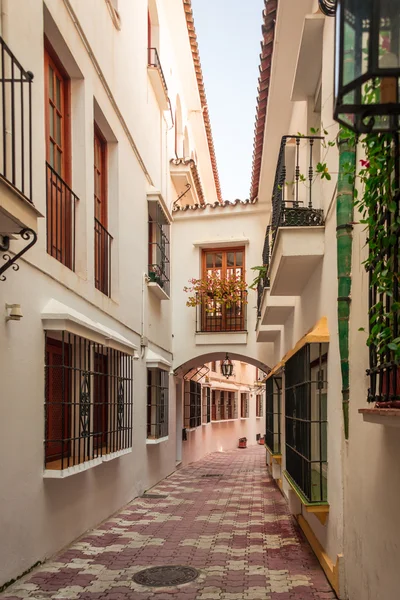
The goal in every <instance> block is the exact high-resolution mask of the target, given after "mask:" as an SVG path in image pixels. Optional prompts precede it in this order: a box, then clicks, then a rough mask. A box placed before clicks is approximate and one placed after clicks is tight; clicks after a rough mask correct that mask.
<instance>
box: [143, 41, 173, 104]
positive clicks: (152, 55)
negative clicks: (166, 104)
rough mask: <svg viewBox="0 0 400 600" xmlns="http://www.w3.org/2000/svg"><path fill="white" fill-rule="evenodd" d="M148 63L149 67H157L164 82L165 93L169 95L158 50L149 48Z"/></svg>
mask: <svg viewBox="0 0 400 600" xmlns="http://www.w3.org/2000/svg"><path fill="white" fill-rule="evenodd" d="M147 63H148V66H149V67H155V68H156V69H157V70H158V72H159V73H160V77H161V79H162V82H163V86H164V90H165V93H166V94H168V87H167V82H166V81H165V77H164V73H163V70H162V67H161V62H160V57H159V55H158V52H157V48H148V57H147Z"/></svg>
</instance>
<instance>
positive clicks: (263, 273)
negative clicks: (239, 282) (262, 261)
mask: <svg viewBox="0 0 400 600" xmlns="http://www.w3.org/2000/svg"><path fill="white" fill-rule="evenodd" d="M251 270H252V271H256V272H257V275H256V277H255V278H254V280H253V281H252V283H251V284H250V285H249V289H250V290H256V289H257V287H258V284H259V283H261V282H263V281H265V279H266V277H267V274H268V265H262V266H260V267H251Z"/></svg>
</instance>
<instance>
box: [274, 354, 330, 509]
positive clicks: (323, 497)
mask: <svg viewBox="0 0 400 600" xmlns="http://www.w3.org/2000/svg"><path fill="white" fill-rule="evenodd" d="M327 350H328V344H319V343H314V344H307V345H306V346H304V347H303V348H301V349H300V350H299V351H298V352H296V354H294V356H292V357H291V358H290V359H289V360H288V361H287V363H286V365H285V434H286V440H285V441H286V473H287V475H288V476H289V478H290V479H291V480H292V481H293V482H294V484H295V485H296V486H297V487H298V489H299V490H300V492H301V493H302V494H303V495H304V497H305V499H306V500H307V502H326V501H327V466H328V465H327V425H328V421H327V386H328V382H327V368H326V367H327Z"/></svg>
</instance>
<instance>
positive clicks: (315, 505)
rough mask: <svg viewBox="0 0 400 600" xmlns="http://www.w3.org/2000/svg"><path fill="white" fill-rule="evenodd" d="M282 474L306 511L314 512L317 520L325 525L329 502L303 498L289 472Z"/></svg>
mask: <svg viewBox="0 0 400 600" xmlns="http://www.w3.org/2000/svg"><path fill="white" fill-rule="evenodd" d="M283 475H284V477H285V479H286V481H287V482H288V484H289V485H290V487H291V488H292V490H293V492H294V493H295V494H296V496H297V497H298V499H299V500H300V502H301V503H302V505H303V506H304V508H305V509H306V512H308V513H311V514H314V515H315V516H316V517H317V519H318V521H319V522H320V523H321V524H322V525H325V523H326V519H327V518H328V515H329V503H328V502H309V501H308V500H307V499H306V498H305V496H304V494H303V492H302V490H301V489H300V488H299V487H298V486H297V485H296V484H295V482H294V481H293V479H292V478H291V476H290V475H289V473H288V472H287V471H284V472H283Z"/></svg>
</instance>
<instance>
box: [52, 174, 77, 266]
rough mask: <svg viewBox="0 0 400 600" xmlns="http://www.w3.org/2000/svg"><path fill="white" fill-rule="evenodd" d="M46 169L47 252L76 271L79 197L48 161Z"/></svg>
mask: <svg viewBox="0 0 400 600" xmlns="http://www.w3.org/2000/svg"><path fill="white" fill-rule="evenodd" d="M46 169H47V176H46V204H47V252H48V254H50V256H52V257H53V258H55V259H56V260H58V261H59V262H60V263H61V264H63V265H64V266H66V267H68V269H71V271H75V211H76V203H77V201H78V200H79V198H78V196H77V195H76V194H74V192H73V191H72V190H71V188H70V187H69V186H68V185H67V184H66V183H65V181H64V180H63V179H62V178H61V177H60V176H59V175H58V173H57V172H56V171H55V170H54V169H53V167H52V166H51V165H49V164H48V163H47V166H46Z"/></svg>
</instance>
